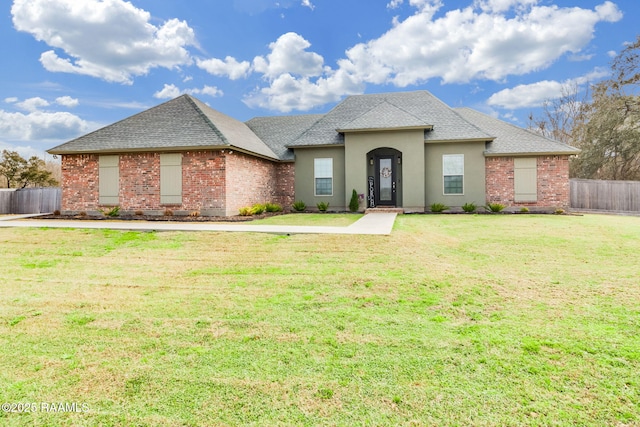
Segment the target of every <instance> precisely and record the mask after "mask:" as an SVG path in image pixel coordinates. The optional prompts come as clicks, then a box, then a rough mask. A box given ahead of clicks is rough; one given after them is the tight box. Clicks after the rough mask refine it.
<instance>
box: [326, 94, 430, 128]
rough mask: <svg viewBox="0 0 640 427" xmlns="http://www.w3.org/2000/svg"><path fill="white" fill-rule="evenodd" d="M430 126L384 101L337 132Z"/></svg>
mask: <svg viewBox="0 0 640 427" xmlns="http://www.w3.org/2000/svg"><path fill="white" fill-rule="evenodd" d="M431 127H432V125H431V124H429V123H427V122H426V121H425V120H424V119H422V118H419V117H416V116H415V115H414V114H411V113H409V112H408V111H405V110H403V109H402V108H400V107H397V106H396V105H394V104H391V103H390V102H389V101H387V100H386V99H385V100H383V101H382V102H380V103H379V104H378V105H376V106H374V107H373V108H371V109H370V110H368V111H366V112H365V113H364V114H362V115H360V116H359V117H357V118H355V119H354V120H352V121H351V122H349V123H347V124H346V125H345V126H343V127H342V128H340V129H338V130H337V131H338V132H362V131H370V130H382V129H416V128H418V129H426V128H431Z"/></svg>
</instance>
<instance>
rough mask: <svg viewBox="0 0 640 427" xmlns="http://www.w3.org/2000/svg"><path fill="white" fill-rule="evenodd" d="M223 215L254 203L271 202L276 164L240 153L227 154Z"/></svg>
mask: <svg viewBox="0 0 640 427" xmlns="http://www.w3.org/2000/svg"><path fill="white" fill-rule="evenodd" d="M226 159H227V189H226V194H227V206H226V212H227V215H237V214H238V211H239V210H240V208H242V207H244V206H252V205H254V204H256V203H267V202H271V203H275V202H277V197H276V187H277V184H276V179H277V166H278V165H277V164H276V163H275V162H272V161H269V160H265V159H261V158H258V157H253V156H249V155H247V154H243V153H237V152H234V153H229V154H227V157H226Z"/></svg>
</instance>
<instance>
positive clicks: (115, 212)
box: [98, 206, 120, 218]
mask: <svg viewBox="0 0 640 427" xmlns="http://www.w3.org/2000/svg"><path fill="white" fill-rule="evenodd" d="M98 210H99V211H100V212H102V214H103V215H104V216H108V217H110V218H115V217H117V216H120V206H114V207H112V208H111V209H107V210H106V211H105V210H103V209H98Z"/></svg>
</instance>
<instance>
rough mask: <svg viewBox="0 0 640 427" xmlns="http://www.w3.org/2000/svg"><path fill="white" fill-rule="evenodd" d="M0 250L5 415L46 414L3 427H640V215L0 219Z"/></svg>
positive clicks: (0, 383) (0, 386) (0, 390)
mask: <svg viewBox="0 0 640 427" xmlns="http://www.w3.org/2000/svg"><path fill="white" fill-rule="evenodd" d="M345 216H347V217H349V218H350V219H351V218H356V217H357V216H356V215H345ZM300 217H304V215H300ZM276 218H277V217H274V219H273V220H277V219H276ZM0 257H1V259H2V263H1V264H0V281H1V282H2V284H1V286H2V298H0V402H9V403H11V402H13V403H16V404H17V403H34V404H36V408H37V410H35V411H33V410H31V412H29V413H24V410H25V409H24V408H25V407H24V405H23V406H22V407H21V409H22V411H23V413H17V412H10V411H9V412H6V411H4V409H5V406H3V411H1V412H0V424H1V425H8V426H19V425H20V426H22V425H41V426H67V425H87V426H93V425H103V426H111V425H117V426H120V425H123V426H125V425H126V426H128V425H142V426H145V425H150V426H151V425H154V426H155V425H162V426H183V425H187V426H217V425H223V426H224V425H229V426H232V425H233V426H235V425H344V426H352V425H407V426H409V425H429V426H431V425H460V426H467V425H509V426H518V425H522V426H536V425H540V426H543V425H544V426H546V425H592V426H602V425H621V426H623V425H639V424H640V391H639V390H640V375H639V374H638V372H640V283H639V282H640V281H639V279H638V266H639V265H640V218H637V217H616V216H597V215H588V216H555V215H495V216H494V215H404V216H399V217H398V219H397V221H396V225H395V228H394V231H393V233H392V234H391V235H390V236H351V235H293V236H281V235H279V236H276V235H268V234H258V233H212V232H199V233H196V232H159V233H148V232H120V231H108V230H68V229H17V228H16V229H2V228H0ZM53 403H63V404H67V407H66V409H69V410H70V409H73V408H79V409H80V411H78V412H75V411H57V412H51V411H50V409H49V412H46V409H47V408H51V406H50V405H51V404H53ZM43 404H46V405H49V406H43ZM72 404H76V405H75V406H73V405H72ZM82 405H84V406H82ZM63 408H64V406H63ZM14 409H16V410H17V409H18V405H16V406H15V407H14Z"/></svg>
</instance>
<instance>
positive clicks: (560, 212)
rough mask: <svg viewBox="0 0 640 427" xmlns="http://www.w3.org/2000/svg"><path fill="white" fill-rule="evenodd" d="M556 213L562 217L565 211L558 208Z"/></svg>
mask: <svg viewBox="0 0 640 427" xmlns="http://www.w3.org/2000/svg"><path fill="white" fill-rule="evenodd" d="M554 213H555V214H556V215H562V214H563V213H564V209H560V208H558V209H556V210H555V212H554Z"/></svg>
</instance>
